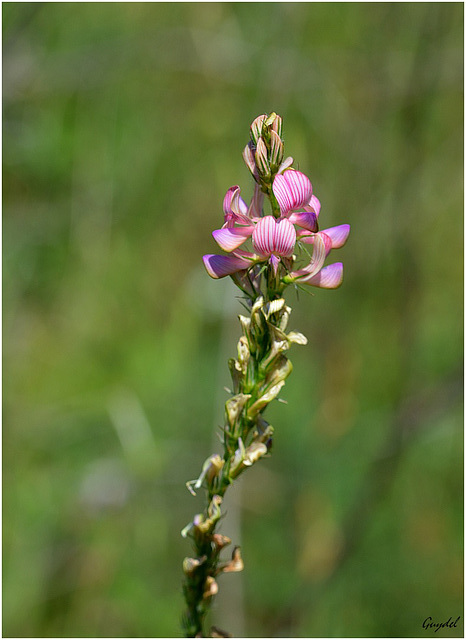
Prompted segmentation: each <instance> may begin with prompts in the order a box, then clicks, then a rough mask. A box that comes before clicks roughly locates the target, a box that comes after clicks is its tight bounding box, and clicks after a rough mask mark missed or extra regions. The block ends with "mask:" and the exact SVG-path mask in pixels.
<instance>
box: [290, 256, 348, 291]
mask: <svg viewBox="0 0 466 640" xmlns="http://www.w3.org/2000/svg"><path fill="white" fill-rule="evenodd" d="M299 282H300V283H304V284H310V285H312V286H313V287H320V288H321V289H337V288H338V287H339V286H340V285H341V283H342V282H343V264H342V263H341V262H334V263H333V264H329V265H328V267H324V268H323V269H322V270H321V271H319V273H317V274H316V275H315V276H312V277H308V278H302V279H300V280H299Z"/></svg>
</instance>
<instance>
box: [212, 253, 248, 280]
mask: <svg viewBox="0 0 466 640" xmlns="http://www.w3.org/2000/svg"><path fill="white" fill-rule="evenodd" d="M202 259H203V261H204V266H205V268H206V269H207V273H208V274H209V276H210V277H211V278H224V277H225V276H229V275H231V274H232V273H236V272H237V271H241V270H242V269H247V268H248V267H249V266H251V262H250V261H249V260H246V259H245V258H239V257H238V256H218V255H213V254H208V255H206V256H203V258H202Z"/></svg>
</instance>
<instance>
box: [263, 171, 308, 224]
mask: <svg viewBox="0 0 466 640" xmlns="http://www.w3.org/2000/svg"><path fill="white" fill-rule="evenodd" d="M272 189H273V193H274V195H275V197H276V198H277V202H278V204H279V205H280V211H281V212H282V215H286V214H287V213H288V212H289V211H296V210H297V209H299V208H300V207H302V206H304V205H306V204H308V203H309V201H310V199H311V195H312V185H311V181H310V180H309V178H308V177H307V176H305V175H304V173H301V171H295V170H294V169H288V170H287V171H285V172H284V173H283V174H278V175H276V176H275V179H274V181H273V185H272Z"/></svg>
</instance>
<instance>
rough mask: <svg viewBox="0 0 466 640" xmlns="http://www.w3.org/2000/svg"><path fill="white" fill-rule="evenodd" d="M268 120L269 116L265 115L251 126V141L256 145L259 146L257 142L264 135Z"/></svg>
mask: <svg viewBox="0 0 466 640" xmlns="http://www.w3.org/2000/svg"><path fill="white" fill-rule="evenodd" d="M266 119H267V115H266V114H265V113H264V114H263V115H261V116H257V118H256V119H255V120H254V121H253V123H252V124H251V140H252V142H253V144H254V145H257V141H258V140H259V138H260V137H261V135H262V128H263V126H264V122H265V120H266Z"/></svg>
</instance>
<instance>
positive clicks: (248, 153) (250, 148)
mask: <svg viewBox="0 0 466 640" xmlns="http://www.w3.org/2000/svg"><path fill="white" fill-rule="evenodd" d="M254 152H255V147H254V145H253V143H252V142H248V144H247V145H246V146H245V147H244V149H243V160H244V162H245V163H246V166H247V168H248V169H249V171H250V172H251V173H252V175H253V176H254V179H255V180H257V179H258V177H259V175H258V173H257V167H256V160H255V157H254Z"/></svg>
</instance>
